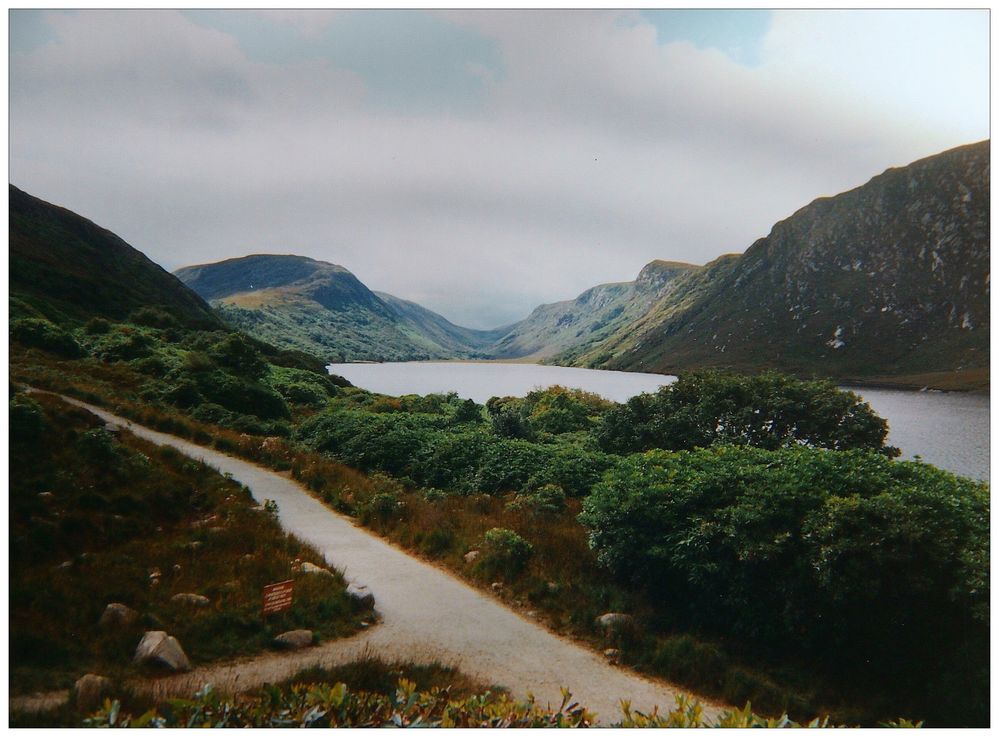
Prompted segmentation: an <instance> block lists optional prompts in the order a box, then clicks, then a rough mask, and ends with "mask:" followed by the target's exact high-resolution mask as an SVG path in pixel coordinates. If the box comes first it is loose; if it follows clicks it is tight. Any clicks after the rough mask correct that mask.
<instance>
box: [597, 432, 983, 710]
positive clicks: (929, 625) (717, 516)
mask: <svg viewBox="0 0 999 737" xmlns="http://www.w3.org/2000/svg"><path fill="white" fill-rule="evenodd" d="M583 509H584V511H583V513H582V514H581V515H580V517H579V519H580V521H581V522H582V523H583V524H584V525H585V526H586V527H588V528H589V530H590V544H591V545H592V547H593V549H594V550H595V551H596V553H597V558H598V560H599V561H600V563H601V564H603V565H604V566H606V567H607V568H609V569H610V570H611V571H613V572H614V573H615V574H616V575H618V576H620V577H621V578H623V579H626V580H628V581H631V582H634V583H636V584H638V585H639V586H641V587H642V588H643V589H645V590H647V591H649V592H650V593H651V594H652V595H654V596H661V597H662V598H663V599H664V600H669V601H670V602H673V604H674V606H675V605H676V603H678V602H683V605H684V610H685V613H686V616H687V618H688V619H689V620H690V621H692V622H694V621H696V622H697V623H699V624H700V625H701V626H706V627H710V628H712V629H715V630H716V631H719V632H725V633H729V634H734V635H738V636H740V637H744V638H747V639H749V640H751V641H753V642H757V643H760V644H763V645H766V646H768V647H773V648H780V649H782V650H792V651H796V652H798V653H800V654H803V655H807V656H809V657H811V658H814V659H815V661H816V662H817V663H820V664H822V665H823V666H824V667H826V668H828V669H831V670H833V671H835V670H837V669H844V668H848V667H849V664H850V663H854V662H858V661H861V660H863V661H865V662H867V663H868V669H867V672H868V673H869V674H870V675H871V676H872V677H875V678H889V677H890V679H891V681H892V684H893V685H892V688H893V690H894V689H897V690H898V691H900V692H902V693H908V694H909V695H910V697H912V698H916V696H915V694H923V695H924V696H925V697H926V698H928V697H929V694H930V693H931V692H933V693H935V695H936V702H935V707H936V708H938V709H940V710H941V712H942V713H948V715H949V716H951V717H953V713H952V712H948V710H954V711H955V712H956V711H957V710H959V709H968V708H969V707H970V708H974V709H975V710H976V713H980V712H979V711H978V710H979V709H980V708H982V707H983V705H984V704H985V703H987V698H986V696H985V694H984V693H983V692H982V688H983V687H984V686H985V684H987V677H986V678H983V674H984V673H987V668H988V664H987V659H985V658H984V653H986V652H987V645H986V643H987V642H988V621H987V611H988V608H987V605H986V601H987V599H988V591H989V589H988V584H987V575H988V574H987V558H986V557H985V556H984V555H983V553H984V549H985V548H984V546H985V545H987V542H986V541H987V539H988V489H987V487H986V486H985V485H984V484H979V483H976V482H973V481H970V480H968V479H962V478H958V477H956V476H954V475H952V474H950V473H947V472H945V471H940V470H938V469H935V468H933V467H931V466H927V465H923V464H919V463H897V462H892V461H890V460H888V459H886V458H885V457H884V456H883V455H880V454H878V453H876V452H874V451H848V452H840V453H831V452H828V451H823V450H814V449H808V448H793V449H783V450H779V451H765V450H760V449H755V448H747V447H725V446H719V447H717V448H713V449H710V450H698V451H693V452H680V453H665V452H662V451H652V452H649V453H647V454H645V455H641V456H630V457H629V458H627V459H626V460H624V461H623V462H622V463H620V464H618V465H617V466H616V467H614V468H613V469H611V470H610V471H609V473H608V475H607V476H606V478H605V481H604V482H602V483H600V484H598V485H597V486H596V487H595V488H594V491H593V493H592V494H591V496H590V497H588V498H587V499H586V500H584V502H583ZM975 653H978V654H977V655H976V654H975ZM955 679H957V680H958V681H960V682H961V689H962V690H956V689H954V687H953V685H952V684H953V683H954V682H955ZM972 705H973V706H972Z"/></svg>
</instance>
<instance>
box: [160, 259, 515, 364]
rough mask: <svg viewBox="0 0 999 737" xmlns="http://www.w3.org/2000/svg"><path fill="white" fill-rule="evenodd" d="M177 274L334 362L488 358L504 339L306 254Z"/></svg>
mask: <svg viewBox="0 0 999 737" xmlns="http://www.w3.org/2000/svg"><path fill="white" fill-rule="evenodd" d="M176 276H177V277H178V278H179V279H180V280H181V281H183V282H184V283H185V284H187V285H188V286H189V287H191V288H192V289H193V290H194V291H196V292H197V293H198V294H200V295H201V296H202V297H204V298H205V299H208V300H211V302H212V304H213V306H214V307H215V308H216V309H217V310H218V312H219V314H220V315H222V317H224V318H225V319H226V320H227V321H228V322H230V323H231V324H233V325H235V326H236V327H238V328H240V329H242V330H244V331H246V332H247V333H250V334H251V335H253V336H255V337H257V338H260V339H262V340H266V341H268V342H270V343H273V344H275V345H278V346H281V347H286V348H297V349H300V350H304V351H307V352H309V353H313V354H315V355H318V356H321V357H323V358H325V359H327V360H331V361H344V360H347V361H350V360H386V361H404V360H427V359H441V358H474V357H481V356H484V355H486V353H485V347H486V346H488V345H489V344H491V343H492V341H493V340H495V338H496V337H497V334H496V331H478V330H472V329H469V328H462V327H458V326H457V325H453V324H452V323H450V322H448V321H447V320H446V319H444V318H443V317H441V316H440V315H438V314H436V313H434V312H431V311H430V310H428V309H426V308H424V307H421V306H419V305H417V304H415V303H413V302H407V301H405V300H401V299H398V298H396V297H393V296H391V295H387V294H380V293H375V292H372V291H371V290H370V289H368V287H367V286H365V285H364V284H363V283H361V281H360V280H359V279H358V278H357V277H356V276H354V275H353V274H352V273H350V272H349V271H348V270H347V269H345V268H343V267H342V266H337V265H335V264H330V263H326V262H324V261H316V260H314V259H310V258H306V257H304V256H277V255H254V256H246V257H243V258H236V259H229V260H226V261H221V262H219V263H215V264H202V265H199V266H188V267H185V268H182V269H179V270H178V271H177V272H176Z"/></svg>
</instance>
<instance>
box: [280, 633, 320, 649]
mask: <svg viewBox="0 0 999 737" xmlns="http://www.w3.org/2000/svg"><path fill="white" fill-rule="evenodd" d="M313 642H314V638H313V635H312V630H291V631H290V632H282V633H281V634H280V635H278V636H277V637H275V638H274V646H275V647H279V648H281V649H282V650H301V649H302V648H303V647H312V645H313Z"/></svg>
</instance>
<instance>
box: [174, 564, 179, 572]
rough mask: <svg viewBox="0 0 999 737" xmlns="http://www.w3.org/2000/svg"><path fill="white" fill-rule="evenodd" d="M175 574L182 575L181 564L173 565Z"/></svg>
mask: <svg viewBox="0 0 999 737" xmlns="http://www.w3.org/2000/svg"><path fill="white" fill-rule="evenodd" d="M173 572H174V573H180V563H174V564H173Z"/></svg>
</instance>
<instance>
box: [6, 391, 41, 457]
mask: <svg viewBox="0 0 999 737" xmlns="http://www.w3.org/2000/svg"><path fill="white" fill-rule="evenodd" d="M9 404H10V410H9V411H10V442H11V444H12V445H17V446H20V445H32V444H35V443H40V442H42V441H43V440H44V438H45V434H46V433H47V432H48V429H49V425H48V421H47V420H46V419H45V412H44V411H42V407H41V405H40V404H38V402H36V401H35V400H34V399H32V398H31V397H30V396H28V395H27V394H15V395H14V396H13V397H11V399H10V403H9Z"/></svg>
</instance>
